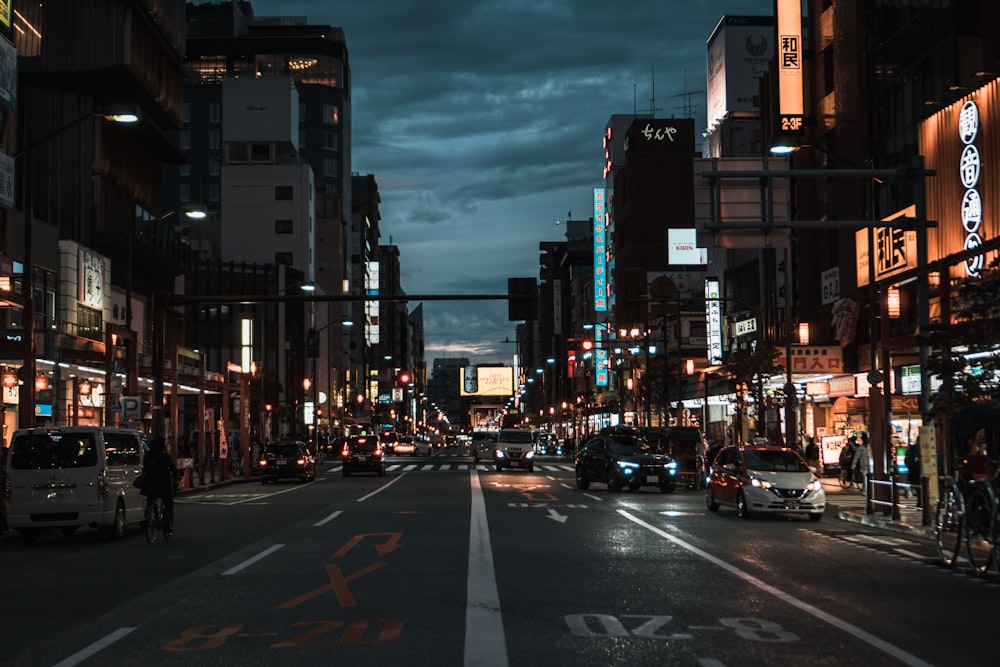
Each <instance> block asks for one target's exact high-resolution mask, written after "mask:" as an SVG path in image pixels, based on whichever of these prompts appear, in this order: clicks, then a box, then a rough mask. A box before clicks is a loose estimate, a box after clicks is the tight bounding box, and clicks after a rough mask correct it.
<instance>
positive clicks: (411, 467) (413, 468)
mask: <svg viewBox="0 0 1000 667" xmlns="http://www.w3.org/2000/svg"><path fill="white" fill-rule="evenodd" d="M416 469H417V464H416V463H411V464H410V465H408V466H406V467H405V468H403V470H406V471H407V472H409V471H410V470H416Z"/></svg>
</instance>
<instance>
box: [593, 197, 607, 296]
mask: <svg viewBox="0 0 1000 667" xmlns="http://www.w3.org/2000/svg"><path fill="white" fill-rule="evenodd" d="M604 196H605V192H604V188H594V312H597V313H603V312H606V311H607V310H608V297H607V292H608V259H607V245H606V243H605V242H606V239H605V232H606V227H605V223H606V218H607V208H606V206H605V201H604Z"/></svg>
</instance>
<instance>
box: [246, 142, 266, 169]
mask: <svg viewBox="0 0 1000 667" xmlns="http://www.w3.org/2000/svg"><path fill="white" fill-rule="evenodd" d="M250 162H252V163H255V164H270V162H271V144H250Z"/></svg>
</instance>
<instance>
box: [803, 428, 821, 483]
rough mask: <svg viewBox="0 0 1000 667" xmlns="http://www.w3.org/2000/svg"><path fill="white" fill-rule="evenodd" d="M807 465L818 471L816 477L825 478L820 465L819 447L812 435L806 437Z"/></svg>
mask: <svg viewBox="0 0 1000 667" xmlns="http://www.w3.org/2000/svg"><path fill="white" fill-rule="evenodd" d="M806 465H808V466H809V467H811V468H814V469H815V470H816V476H817V477H822V476H823V468H822V466H820V463H819V445H817V444H816V439H815V438H813V437H812V436H811V435H807V436H806Z"/></svg>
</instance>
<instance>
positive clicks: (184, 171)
mask: <svg viewBox="0 0 1000 667" xmlns="http://www.w3.org/2000/svg"><path fill="white" fill-rule="evenodd" d="M177 173H179V174H180V175H181V176H190V175H191V165H190V164H182V165H180V167H179V168H178V170H177Z"/></svg>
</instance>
